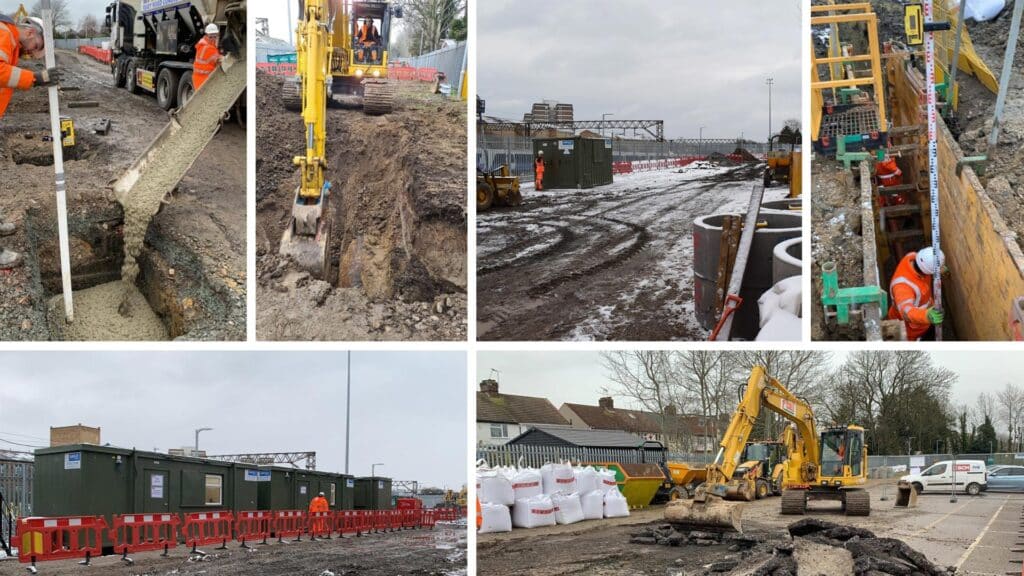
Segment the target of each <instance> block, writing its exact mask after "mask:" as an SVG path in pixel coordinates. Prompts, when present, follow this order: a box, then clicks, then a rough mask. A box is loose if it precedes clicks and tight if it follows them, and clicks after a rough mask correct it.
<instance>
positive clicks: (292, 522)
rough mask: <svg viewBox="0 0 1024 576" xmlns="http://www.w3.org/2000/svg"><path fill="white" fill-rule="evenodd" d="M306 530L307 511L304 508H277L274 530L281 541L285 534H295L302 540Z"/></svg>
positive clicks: (289, 535) (290, 535) (297, 538)
mask: <svg viewBox="0 0 1024 576" xmlns="http://www.w3.org/2000/svg"><path fill="white" fill-rule="evenodd" d="M305 531H306V512H305V511H304V510H275V511H274V525H273V528H272V532H273V533H274V535H275V536H277V541H278V542H280V541H281V539H282V538H284V537H285V536H287V537H289V538H290V537H292V536H295V537H296V540H302V534H303V532H305Z"/></svg>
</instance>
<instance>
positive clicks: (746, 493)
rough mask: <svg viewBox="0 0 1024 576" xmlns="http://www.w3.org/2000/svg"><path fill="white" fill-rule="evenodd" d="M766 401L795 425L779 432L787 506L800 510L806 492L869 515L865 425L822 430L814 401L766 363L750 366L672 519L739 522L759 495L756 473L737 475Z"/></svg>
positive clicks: (723, 525)
mask: <svg viewBox="0 0 1024 576" xmlns="http://www.w3.org/2000/svg"><path fill="white" fill-rule="evenodd" d="M763 409H768V410H769V411H771V412H774V413H776V414H778V415H779V416H781V417H782V418H784V419H786V420H788V421H789V422H790V425H791V430H792V431H791V432H787V433H786V434H785V435H784V437H783V440H782V443H783V444H784V445H785V446H786V460H785V461H784V462H783V463H782V486H781V488H782V506H781V512H782V513H783V514H803V513H805V512H806V510H807V502H808V501H809V500H833V501H838V502H841V503H842V509H843V511H844V512H845V513H846V514H847V515H849V516H867V515H869V514H870V513H871V500H870V497H869V495H868V493H867V492H866V491H864V490H863V489H861V488H859V487H860V486H862V485H863V484H864V482H865V481H866V480H867V460H868V451H867V447H866V446H865V444H864V429H863V428H861V427H860V426H854V425H849V426H839V427H829V428H826V429H825V430H823V431H822V432H821V433H820V434H819V433H818V430H817V426H816V424H815V421H814V414H813V412H812V410H811V406H810V404H809V403H808V402H807V401H806V400H804V399H802V398H799V397H797V396H796V395H795V394H793V393H791V392H790V391H789V390H787V389H786V387H785V386H783V385H782V384H781V383H780V382H779V381H778V380H776V379H774V378H772V377H771V376H769V375H768V374H767V372H766V370H765V369H764V368H763V367H761V366H755V367H754V369H753V370H752V371H751V373H750V378H749V379H748V380H747V383H746V386H745V388H744V390H743V392H742V397H741V400H740V403H739V406H738V407H737V408H736V412H735V413H734V414H733V417H732V420H731V421H730V423H729V427H728V428H727V429H726V432H725V435H724V437H723V438H722V442H721V445H720V446H721V448H720V449H719V451H718V455H717V456H716V457H715V461H714V462H713V463H712V464H710V465H709V466H708V468H707V480H706V481H705V483H704V485H703V486H702V487H701V488H700V489H698V490H697V493H696V494H695V495H694V499H693V500H676V501H674V502H672V503H670V504H669V505H668V506H667V507H666V508H665V518H666V520H668V521H669V522H670V523H673V524H679V525H683V526H685V527H689V528H691V529H712V530H715V529H717V530H723V529H726V530H728V529H733V530H740V529H741V526H740V522H741V518H742V514H743V506H744V504H743V502H733V501H730V500H745V501H749V500H753V499H754V498H755V497H756V479H753V481H752V479H751V477H750V475H748V474H742V473H741V474H739V475H737V470H739V469H740V468H741V464H742V462H741V460H742V456H743V452H744V449H745V447H746V446H747V441H748V439H749V438H750V434H751V432H752V431H753V428H754V423H755V422H756V421H757V418H758V416H759V415H760V414H761V411H762V410H763Z"/></svg>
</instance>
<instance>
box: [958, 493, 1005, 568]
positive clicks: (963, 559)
mask: <svg viewBox="0 0 1024 576" xmlns="http://www.w3.org/2000/svg"><path fill="white" fill-rule="evenodd" d="M1009 501H1010V497H1009V496H1007V497H1006V498H1004V499H1003V503H1002V504H1000V505H999V509H998V510H996V513H995V514H993V515H992V517H991V518H989V520H988V524H985V528H983V529H982V530H981V533H980V534H978V537H977V538H975V539H974V542H971V545H970V546H968V547H967V550H964V553H963V555H962V556H960V559H959V560H957V561H956V564H954V565H953V566H954V567H956V568H957V570H958V571H959V568H960V566H961V565H962V564H963V563H964V562H966V561H967V557H968V556H970V555H971V552H974V549H975V548H976V547H977V546H978V542H981V539H982V538H983V537H984V536H985V534H986V533H987V532H988V529H989V528H991V527H992V523H993V522H995V521H996V518H998V517H999V513H1000V512H1002V511H1003V508H1004V507H1005V506H1006V503H1007V502H1009Z"/></svg>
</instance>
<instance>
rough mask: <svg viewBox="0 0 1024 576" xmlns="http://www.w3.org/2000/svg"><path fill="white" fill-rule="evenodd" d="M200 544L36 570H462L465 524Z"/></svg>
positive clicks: (128, 574)
mask: <svg viewBox="0 0 1024 576" xmlns="http://www.w3.org/2000/svg"><path fill="white" fill-rule="evenodd" d="M214 548H215V546H209V547H204V548H203V551H205V552H206V553H207V556H205V557H199V556H194V555H189V553H188V548H185V547H183V546H179V547H177V548H173V549H171V550H170V553H169V557H168V558H162V557H161V556H160V552H142V553H138V554H132V555H131V558H132V560H134V561H135V564H134V565H132V566H129V565H127V564H125V563H123V562H121V557H120V555H114V556H104V557H102V558H95V559H93V560H92V566H91V567H89V568H85V567H82V566H79V565H78V564H77V562H76V561H75V560H67V561H57V562H46V563H40V564H39V573H40V574H47V575H49V576H81V575H82V574H86V573H88V574H111V575H120V576H136V575H141V574H145V575H148V576H172V575H193V576H194V575H209V576H236V575H237V576H242V575H245V576H249V575H253V574H259V575H260V576H329V575H337V576H342V575H355V574H358V575H360V576H394V575H395V574H406V575H410V576H412V575H419V576H465V575H466V527H465V526H461V527H446V526H445V525H438V526H435V527H434V529H433V530H408V531H403V532H394V533H387V534H373V535H366V536H363V537H360V538H355V537H346V538H344V539H341V538H337V537H335V538H333V539H330V540H324V539H320V540H316V541H309V540H307V539H305V538H304V539H303V541H302V542H284V543H277V542H276V541H271V543H270V544H268V545H266V546H254V547H252V548H250V549H248V550H246V549H242V548H239V546H238V544H236V543H233V542H232V543H229V544H228V548H227V550H215V549H214ZM25 566H27V564H19V563H18V562H17V561H15V560H7V561H0V575H3V576H13V575H15V574H25V573H26V572H25V568H24V567H25Z"/></svg>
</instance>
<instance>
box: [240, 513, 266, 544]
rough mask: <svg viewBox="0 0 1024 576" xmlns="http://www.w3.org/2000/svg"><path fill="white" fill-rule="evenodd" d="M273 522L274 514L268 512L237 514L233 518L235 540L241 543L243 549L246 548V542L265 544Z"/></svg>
mask: <svg viewBox="0 0 1024 576" xmlns="http://www.w3.org/2000/svg"><path fill="white" fill-rule="evenodd" d="M273 521H274V513H273V512H271V511H269V510H263V511H259V512H239V513H238V515H237V516H235V535H236V536H235V540H238V541H239V542H241V543H242V547H243V548H248V546H247V545H246V542H261V543H263V544H266V543H267V538H268V537H269V536H270V530H271V524H272V523H273Z"/></svg>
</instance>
